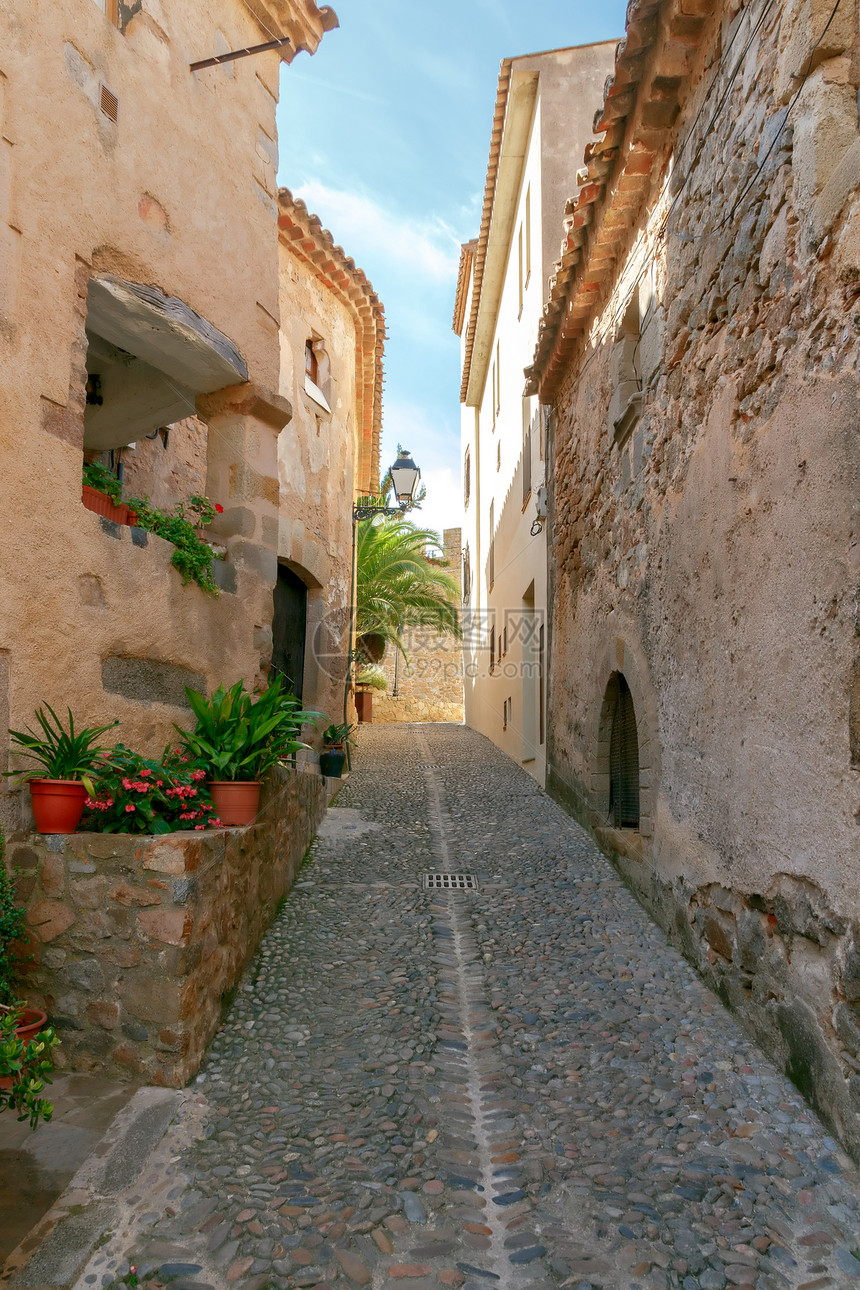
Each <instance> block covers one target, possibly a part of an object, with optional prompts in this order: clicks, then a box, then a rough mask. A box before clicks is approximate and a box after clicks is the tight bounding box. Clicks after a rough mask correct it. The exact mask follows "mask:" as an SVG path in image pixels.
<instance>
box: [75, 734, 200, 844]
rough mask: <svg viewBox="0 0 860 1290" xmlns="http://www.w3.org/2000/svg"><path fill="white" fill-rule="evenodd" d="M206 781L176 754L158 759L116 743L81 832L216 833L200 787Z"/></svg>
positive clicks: (88, 803) (88, 802) (88, 805)
mask: <svg viewBox="0 0 860 1290" xmlns="http://www.w3.org/2000/svg"><path fill="white" fill-rule="evenodd" d="M205 777H206V775H205V772H204V771H203V770H200V769H194V768H192V767H191V766H189V764H188V759H187V758H185V757H183V756H182V754H181V753H180V752H179V750H176V751H175V752H174V751H173V750H172V749H170V748H165V750H164V753H163V755H162V757H161V759H160V760H158V759H156V758H150V757H142V756H141V755H140V754H139V753H136V752H132V750H131V749H130V748H126V747H125V746H124V745H123V744H117V746H116V748H114V749H113V750H112V752H111V754H110V763H109V764H107V765H106V768H105V770H104V771H103V772H102V773H101V774H100V775H99V777H98V780H97V782H96V787H95V792H94V793H93V794H91V795H90V796H89V797H88V798H87V800H86V806H85V814H84V818H83V824H82V827H83V828H84V829H86V830H89V832H91V833H172V832H173V831H174V830H176V829H198V830H199V829H210V828H217V826H218V825H219V824H220V823H221V821H220V820H219V818H218V813H217V811H216V810H215V807H214V806H213V805H212V800H211V798H210V797H209V794H208V792H207V791H206V789H205V787H204V785H203V783H202V782H201V781H202V780H204V779H205Z"/></svg>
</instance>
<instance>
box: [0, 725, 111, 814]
mask: <svg viewBox="0 0 860 1290" xmlns="http://www.w3.org/2000/svg"><path fill="white" fill-rule="evenodd" d="M67 711H68V723H67V724H66V725H64V724H63V722H62V721H61V720H60V718H59V717H58V716H57V714H56V712H55V711H54V709H53V708H52V707H50V705H49V704H47V703H46V704H45V706H44V708H37V710H36V723H37V725H38V726H39V730H38V731H35V730H31V729H30V727H29V726H27V727H26V728H25V729H24V730H10V731H9V734H10V736H11V739H12V747H11V751H12V752H13V753H17V754H18V756H19V757H26V758H29V759H30V760H31V761H35V762H36V763H37V765H39V766H40V767H41V770H13V771H6V772H4V773H5V774H6V775H9V776H13V777H14V778H16V779H21V780H27V781H28V782H29V785H30V798H31V801H32V804H33V819H34V822H35V825H36V831H37V832H38V833H74V831H75V829H76V828H77V827H78V824H79V823H80V819H81V816H82V815H83V812H84V803H85V802H86V799H87V796H91V795H92V793H93V780H94V778H95V775H96V773H97V772H98V770H99V769H100V768H101V767H102V766H103V765H104V763H105V761H106V760H107V750H106V749H105V748H103V747H101V746H100V745H99V744H98V743H97V740H98V739H99V738H100V736H101V735H103V734H104V733H105V731H106V730H112V729H113V728H114V726H118V725H119V722H118V721H112V722H111V723H110V724H109V725H106V726H87V727H85V728H84V729H83V730H79V729H76V728H75V721H74V717H73V716H72V711H71V708H69V709H68V710H67Z"/></svg>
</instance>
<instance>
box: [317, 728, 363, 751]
mask: <svg viewBox="0 0 860 1290" xmlns="http://www.w3.org/2000/svg"><path fill="white" fill-rule="evenodd" d="M354 729H355V726H354V725H350V724H348V723H344V724H342V725H339V726H336V725H331V726H326V728H325V730H324V731H323V732H322V741H323V745H324V746H325V747H326V748H346V747H348V746H349V745H351V744H352V739H351V737H350V736H351V735H352V732H353V730H354Z"/></svg>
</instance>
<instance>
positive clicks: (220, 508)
mask: <svg viewBox="0 0 860 1290" xmlns="http://www.w3.org/2000/svg"><path fill="white" fill-rule="evenodd" d="M215 510H216V511H217V512H218V514H219V515H223V514H224V507H223V506H219V505H218V503H217V502H216V503H215Z"/></svg>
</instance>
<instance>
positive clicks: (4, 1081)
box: [0, 1008, 48, 1088]
mask: <svg viewBox="0 0 860 1290" xmlns="http://www.w3.org/2000/svg"><path fill="white" fill-rule="evenodd" d="M47 1020H48V1016H47V1013H44V1012H41V1011H40V1010H39V1009H38V1008H22V1009H21V1011H20V1012H19V1014H18V1025H17V1026H16V1027H15V1034H16V1035H17V1036H18V1038H19V1039H21V1040H23V1041H24V1043H29V1041H30V1040H31V1039H34V1038H35V1036H36V1035H38V1033H39V1031H40V1030H41V1029H42V1027H43V1026H44V1025H45V1023H46V1021H47ZM14 1082H15V1077H14V1076H13V1075H3V1076H0V1088H11V1087H12V1085H13V1083H14Z"/></svg>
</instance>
